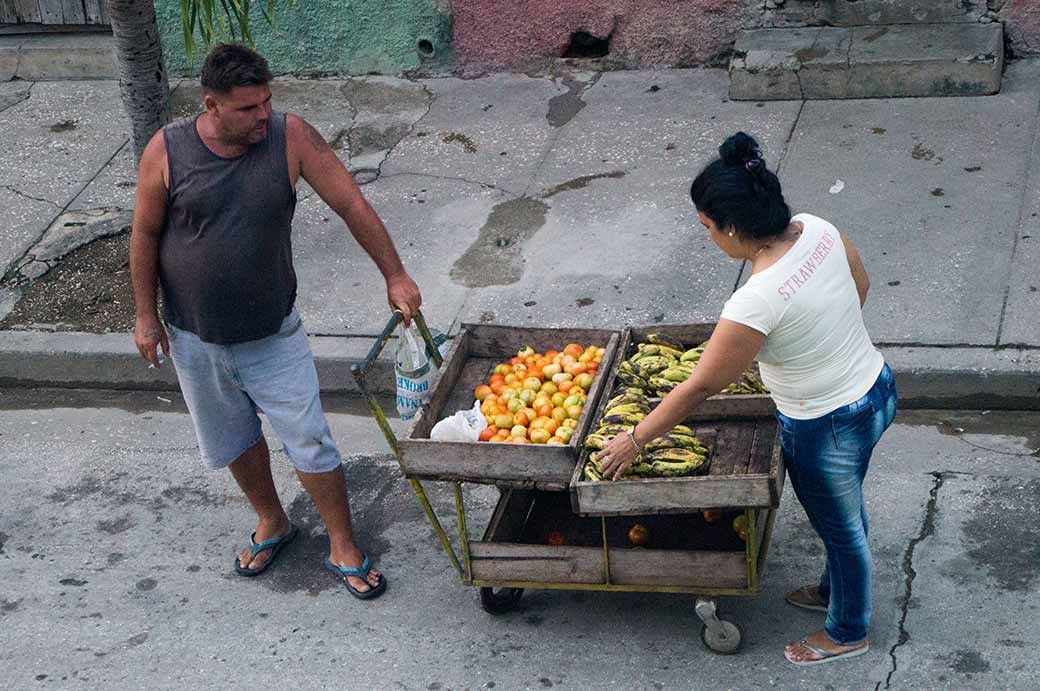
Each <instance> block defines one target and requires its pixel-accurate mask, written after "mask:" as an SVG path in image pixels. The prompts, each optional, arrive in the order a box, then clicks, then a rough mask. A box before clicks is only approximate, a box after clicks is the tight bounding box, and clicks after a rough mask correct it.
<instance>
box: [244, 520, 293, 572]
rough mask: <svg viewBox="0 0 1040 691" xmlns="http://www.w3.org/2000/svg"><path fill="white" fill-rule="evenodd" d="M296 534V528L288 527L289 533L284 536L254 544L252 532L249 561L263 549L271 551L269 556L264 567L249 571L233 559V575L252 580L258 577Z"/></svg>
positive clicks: (254, 539)
mask: <svg viewBox="0 0 1040 691" xmlns="http://www.w3.org/2000/svg"><path fill="white" fill-rule="evenodd" d="M298 532H299V531H298V530H297V529H296V526H289V532H287V533H285V535H282V536H280V537H273V538H271V539H270V540H264V541H263V542H259V543H258V542H256V533H255V532H254V533H253V534H252V535H250V536H249V561H250V562H251V561H253V559H255V558H256V555H257V554H259V553H260V552H263V551H264V550H265V549H269V550H271V556H270V558H269V559H268V560H267V561H265V562H264V565H263V566H261V567H260V568H259V569H250V568H248V567H245V566H242V564H241V562H239V560H238V557H235V573H237V574H238V575H239V576H248V577H250V578H252V577H253V576H259V575H260V574H262V573H263V572H264V571H266V570H267V567H269V566H270V565H271V564H273V563H274V560H275V558H276V557H277V556H278V553H279V552H280V551H282V547H285V546H286V545H287V544H289V543H290V542H292V541H293V538H294V537H296V533H298ZM247 563H248V562H247Z"/></svg>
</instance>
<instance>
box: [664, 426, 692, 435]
mask: <svg viewBox="0 0 1040 691" xmlns="http://www.w3.org/2000/svg"><path fill="white" fill-rule="evenodd" d="M669 434H685V435H686V436H687V437H696V436H697V435H696V434H694V432H693V428H692V427H688V426H687V425H676V426H675V427H673V428H672V431H671V432H669Z"/></svg>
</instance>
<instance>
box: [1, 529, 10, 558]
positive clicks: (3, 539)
mask: <svg viewBox="0 0 1040 691" xmlns="http://www.w3.org/2000/svg"><path fill="white" fill-rule="evenodd" d="M10 538H11V536H10V535H8V534H7V533H0V554H3V553H4V545H6V544H7V541H8V540H9V539H10Z"/></svg>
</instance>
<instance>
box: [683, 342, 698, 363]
mask: <svg viewBox="0 0 1040 691" xmlns="http://www.w3.org/2000/svg"><path fill="white" fill-rule="evenodd" d="M703 354H704V347H703V346H697V347H696V348H690V349H689V350H687V351H686V352H685V353H683V354H682V355H680V356H679V362H697V361H698V360H700V359H701V355H703Z"/></svg>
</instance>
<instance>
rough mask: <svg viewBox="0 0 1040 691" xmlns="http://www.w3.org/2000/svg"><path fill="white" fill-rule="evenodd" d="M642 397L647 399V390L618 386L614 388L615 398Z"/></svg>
mask: <svg viewBox="0 0 1040 691" xmlns="http://www.w3.org/2000/svg"><path fill="white" fill-rule="evenodd" d="M627 395H631V396H642V397H643V398H646V389H641V388H639V387H638V386H624V385H622V386H616V387H614V396H627Z"/></svg>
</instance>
